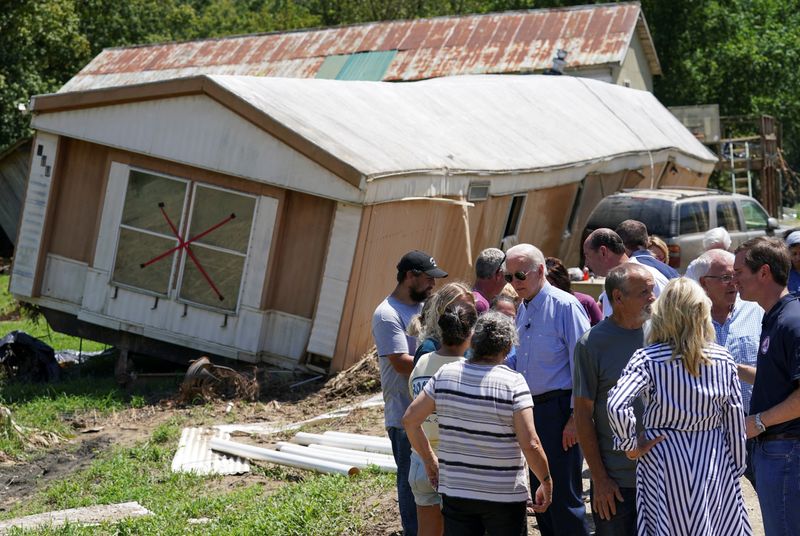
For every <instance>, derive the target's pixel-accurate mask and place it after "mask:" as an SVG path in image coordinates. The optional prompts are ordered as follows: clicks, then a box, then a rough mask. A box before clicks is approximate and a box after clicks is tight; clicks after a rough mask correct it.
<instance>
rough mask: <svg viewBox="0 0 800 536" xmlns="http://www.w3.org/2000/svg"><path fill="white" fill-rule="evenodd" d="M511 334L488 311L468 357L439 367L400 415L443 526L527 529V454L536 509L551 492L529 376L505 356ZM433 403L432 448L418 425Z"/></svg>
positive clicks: (480, 530) (453, 530) (453, 529)
mask: <svg viewBox="0 0 800 536" xmlns="http://www.w3.org/2000/svg"><path fill="white" fill-rule="evenodd" d="M516 342H517V331H516V328H515V326H514V323H513V321H512V320H511V319H509V318H508V317H506V316H505V315H503V314H500V313H497V312H493V311H490V312H487V313H486V314H484V315H483V316H482V317H480V318H479V319H478V323H477V324H476V326H475V331H474V333H473V335H472V352H473V354H472V357H471V358H470V360H469V361H467V362H459V363H450V364H447V365H444V366H443V367H442V368H441V369H439V371H438V372H437V373H436V374H434V376H433V377H432V378H431V379H430V380H429V381H428V383H427V384H426V385H425V387H424V389H423V391H422V393H420V395H419V396H417V398H415V399H414V401H413V402H412V403H411V406H409V408H408V410H407V411H406V414H405V416H404V417H403V425H404V426H405V428H406V431H407V433H408V438H409V440H410V441H411V445H412V447H413V448H414V450H415V451H416V452H417V453H418V454H419V457H420V458H421V459H422V461H423V463H424V464H425V472H426V473H427V475H428V478H429V479H430V481H431V484H432V485H433V487H434V488H437V489H438V491H439V493H440V494H441V495H442V516H443V517H444V528H445V534H448V535H450V534H474V535H478V536H479V535H483V534H484V531H485V532H487V533H488V534H490V535H495V534H496V535H507V534H514V535H518V534H527V516H526V512H525V503H526V501H527V499H528V492H527V474H526V468H525V460H527V461H528V464H529V465H530V467H531V469H532V470H533V472H534V474H535V475H536V478H538V479H539V481H540V482H542V485H541V486H540V487H539V488H538V489H537V490H536V494H535V502H534V506H533V507H534V509H535V510H536V511H539V512H544V511H545V510H546V509H547V507H548V506H549V505H550V502H551V500H552V495H553V482H552V480H551V478H550V471H549V468H548V465H547V458H546V456H545V454H544V450H543V449H542V448H541V444H540V442H539V437H538V436H537V434H536V429H535V427H534V424H533V401H532V398H531V394H530V391H529V390H528V385H527V382H526V381H525V378H524V377H523V376H522V375H521V374H519V373H517V372H514V371H513V370H511V369H510V368H508V367H507V366H505V365H504V364H503V360H504V359H505V357H506V355H507V354H508V352H509V351H510V350H511V347H512V346H513V345H514V344H515V343H516ZM434 411H436V414H437V416H438V421H439V448H438V450H437V451H436V452H434V450H433V449H432V448H431V445H430V443H429V442H428V438H427V437H426V435H425V432H424V431H423V429H422V423H423V422H424V421H425V418H426V417H427V416H428V415H430V414H431V413H432V412H434Z"/></svg>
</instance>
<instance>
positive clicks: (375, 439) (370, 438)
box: [322, 431, 392, 448]
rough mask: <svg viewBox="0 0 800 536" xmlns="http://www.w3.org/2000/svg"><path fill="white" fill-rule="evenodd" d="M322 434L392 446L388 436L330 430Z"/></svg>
mask: <svg viewBox="0 0 800 536" xmlns="http://www.w3.org/2000/svg"><path fill="white" fill-rule="evenodd" d="M322 435H329V436H334V437H347V438H350V439H359V440H361V441H364V442H365V443H375V444H376V445H386V446H388V447H389V448H391V446H392V442H391V441H389V438H388V437H378V436H371V435H364V434H349V433H347V432H331V431H326V432H322Z"/></svg>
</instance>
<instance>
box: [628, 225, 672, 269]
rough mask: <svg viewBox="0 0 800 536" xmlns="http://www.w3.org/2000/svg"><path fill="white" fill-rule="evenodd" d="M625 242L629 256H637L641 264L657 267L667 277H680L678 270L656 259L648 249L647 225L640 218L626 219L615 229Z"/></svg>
mask: <svg viewBox="0 0 800 536" xmlns="http://www.w3.org/2000/svg"><path fill="white" fill-rule="evenodd" d="M615 231H616V233H617V234H618V235H619V237H620V238H621V239H622V243H623V244H625V251H626V252H627V253H628V256H629V257H635V258H636V260H637V261H639V263H640V264H644V265H646V266H649V267H651V268H655V269H656V270H658V271H659V272H661V274H662V275H663V276H664V277H666V278H667V279H675V278H676V277H680V274H679V273H678V270H676V269H675V268H673V267H672V266H669V265H667V264H664V263H663V262H661V261H660V260H658V259H656V258H655V257H654V256H653V254H652V253H650V251H649V250H648V249H647V239H648V238H649V236H648V235H647V226H646V225H645V224H644V223H642V222H640V221H638V220H625V221H624V222H622V223H620V224H619V225H618V226H617V228H616V229H615Z"/></svg>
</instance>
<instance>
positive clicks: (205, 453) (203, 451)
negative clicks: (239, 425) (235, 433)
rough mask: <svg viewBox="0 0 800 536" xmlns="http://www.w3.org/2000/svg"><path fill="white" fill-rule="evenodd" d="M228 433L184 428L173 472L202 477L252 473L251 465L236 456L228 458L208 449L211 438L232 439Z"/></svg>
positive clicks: (173, 464) (217, 430) (208, 429)
mask: <svg viewBox="0 0 800 536" xmlns="http://www.w3.org/2000/svg"><path fill="white" fill-rule="evenodd" d="M230 437H231V435H230V434H229V433H228V432H224V431H222V430H219V429H216V428H184V429H183V431H182V432H181V439H180V442H179V443H178V450H177V451H176V452H175V456H174V457H173V458H172V472H174V473H197V474H200V475H210V474H216V475H238V474H241V473H248V472H250V464H249V463H247V462H246V461H244V460H243V459H241V458H237V457H235V456H226V455H224V454H218V453H216V452H214V451H212V450H211V449H210V448H209V447H208V442H209V440H210V439H211V438H219V439H230Z"/></svg>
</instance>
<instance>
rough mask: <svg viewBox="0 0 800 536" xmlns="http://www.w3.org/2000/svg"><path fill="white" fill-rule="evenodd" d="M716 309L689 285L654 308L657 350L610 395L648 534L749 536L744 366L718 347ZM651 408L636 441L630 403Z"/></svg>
mask: <svg viewBox="0 0 800 536" xmlns="http://www.w3.org/2000/svg"><path fill="white" fill-rule="evenodd" d="M710 311H711V303H710V300H709V299H708V297H707V296H706V294H705V292H704V291H703V289H702V288H701V287H700V286H699V285H698V284H697V283H695V282H694V281H692V280H690V279H687V278H679V279H674V280H672V281H671V282H670V283H669V284H668V285H667V286H666V287H665V288H664V291H663V292H662V293H661V296H660V297H659V298H658V300H657V301H656V302H655V304H654V306H653V317H652V321H651V326H650V334H649V336H648V342H649V343H650V345H649V346H647V347H645V348H642V349H640V350H638V351H636V352H635V353H634V354H633V356H632V357H631V360H630V361H629V363H628V365H627V366H626V367H625V369H624V370H623V372H622V376H621V377H620V379H619V381H617V385H616V387H615V388H613V389H612V390H611V391H610V392H609V395H608V416H609V423H610V425H611V430H612V431H613V432H614V436H615V438H614V444H615V447H616V448H617V449H619V450H624V451H626V453H627V455H628V457H629V458H631V459H638V460H639V463H638V466H637V469H636V509H637V531H638V533H639V534H640V535H643V536H648V535H659V536H660V535H668V534H669V535H679V536H680V535H685V536H694V535H704V536H707V535H720V536H733V535H742V534H744V535H750V534H752V531H751V528H750V521H749V520H748V518H747V512H746V511H745V506H744V501H743V499H742V492H741V488H740V485H739V478H740V477H741V476H742V474H744V469H745V428H744V414H743V412H742V395H741V387H740V385H739V379H738V377H737V375H736V364H735V363H734V361H733V358H732V357H731V355H730V354H729V353H728V351H727V350H726V349H725V348H723V347H722V346H719V345H717V344H715V343H713V342H712V341H713V340H714V327H713V326H712V325H711V314H710ZM637 397H640V398H641V399H642V401H643V403H644V414H643V416H642V425H643V427H644V431H643V432H641V433H639V434H638V435H637V427H636V424H637V423H636V417H634V412H633V407H632V402H633V400H634V399H635V398H637Z"/></svg>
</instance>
